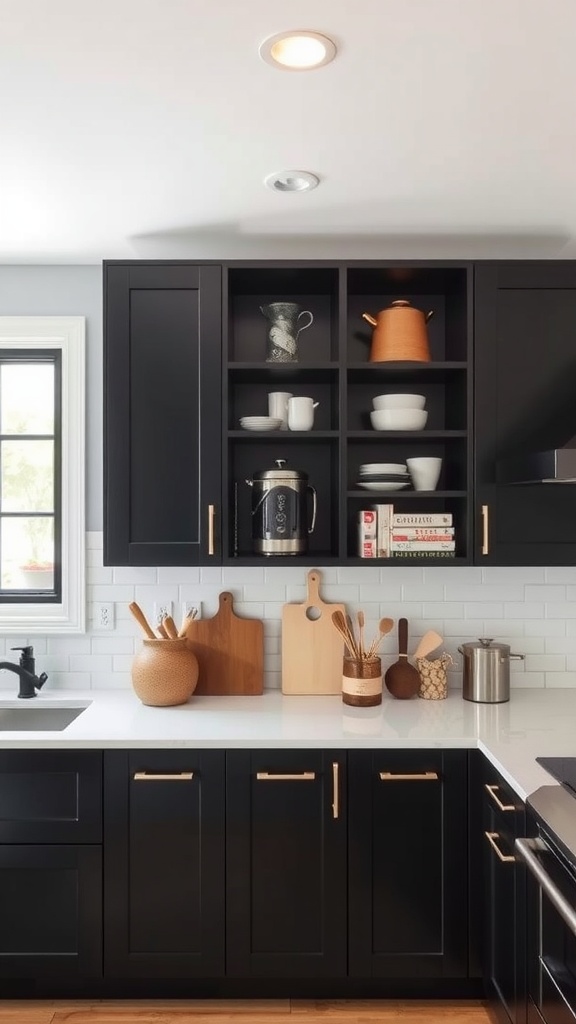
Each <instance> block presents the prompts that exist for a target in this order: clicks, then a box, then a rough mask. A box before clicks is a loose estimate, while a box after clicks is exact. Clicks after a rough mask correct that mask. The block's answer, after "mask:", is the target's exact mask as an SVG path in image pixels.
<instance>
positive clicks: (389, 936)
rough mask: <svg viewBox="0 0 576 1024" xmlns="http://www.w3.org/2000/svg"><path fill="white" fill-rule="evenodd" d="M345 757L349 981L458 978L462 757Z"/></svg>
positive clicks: (462, 918)
mask: <svg viewBox="0 0 576 1024" xmlns="http://www.w3.org/2000/svg"><path fill="white" fill-rule="evenodd" d="M348 756H349V787H350V788H349V822H350V823H349V876H350V889H349V900H348V904H349V915H350V950H349V971H350V974H351V975H352V976H355V977H357V978H370V977H373V978H396V979H401V978H465V977H466V976H467V973H468V939H467V927H468V918H467V885H468V881H467V878H468V872H467V849H468V847H467V835H466V779H467V753H466V751H464V750H446V751H440V750H408V751H404V750H403V751H399V750H376V751H369V750H366V751H364V750H352V751H350V753H349V755H348Z"/></svg>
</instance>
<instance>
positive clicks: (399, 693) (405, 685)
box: [384, 619, 420, 700]
mask: <svg viewBox="0 0 576 1024" xmlns="http://www.w3.org/2000/svg"><path fill="white" fill-rule="evenodd" d="M384 682H385V683H386V687H387V689H388V690H389V692H390V693H391V694H392V696H393V697H397V698H398V699H399V700H409V699H410V698H411V697H415V696H416V694H417V693H418V690H419V688H420V675H419V673H418V669H416V668H414V665H411V664H410V662H409V661H408V619H398V661H395V662H394V664H393V665H390V668H389V669H388V670H387V672H386V675H385V676H384Z"/></svg>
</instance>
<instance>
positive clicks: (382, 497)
mask: <svg viewBox="0 0 576 1024" xmlns="http://www.w3.org/2000/svg"><path fill="white" fill-rule="evenodd" d="M375 505H392V506H393V507H394V512H395V513H405V514H408V515H414V514H416V515H417V514H426V513H430V514H435V513H436V514H437V513H440V512H446V513H451V514H452V521H453V526H454V529H455V534H454V539H455V541H456V552H455V557H454V558H451V557H447V556H446V555H442V554H440V553H439V554H438V556H437V557H435V558H432V557H431V556H430V555H427V554H426V552H424V553H423V554H424V557H422V558H419V557H418V556H419V555H420V552H414V554H413V555H410V556H409V557H401V558H396V557H394V556H391V557H390V558H380V559H371V558H369V559H366V558H360V557H359V556H358V526H357V522H358V512H359V511H361V510H362V509H370V508H373V507H374V506H375ZM347 509H348V516H347V561H353V564H360V565H364V564H366V563H367V564H371V563H372V562H376V561H378V562H380V563H382V564H383V565H392V564H398V565H405V564H406V563H407V562H409V563H410V564H412V563H414V564H417V563H421V564H424V565H430V564H434V565H436V564H437V565H454V564H458V563H460V564H461V565H463V564H466V563H467V561H468V560H469V558H470V537H469V531H468V520H469V509H468V501H467V494H466V492H465V491H408V492H406V491H386V492H385V493H383V494H378V493H377V492H375V491H373V492H370V491H351V492H349V494H348V500H347ZM438 530H439V532H441V527H438ZM356 559H358V562H357V563H356Z"/></svg>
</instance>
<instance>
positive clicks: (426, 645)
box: [414, 629, 444, 658]
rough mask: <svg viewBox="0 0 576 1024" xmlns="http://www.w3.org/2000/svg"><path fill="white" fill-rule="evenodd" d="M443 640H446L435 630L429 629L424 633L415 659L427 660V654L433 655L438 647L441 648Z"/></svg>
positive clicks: (415, 652) (415, 653)
mask: <svg viewBox="0 0 576 1024" xmlns="http://www.w3.org/2000/svg"><path fill="white" fill-rule="evenodd" d="M443 639H444V638H443V637H441V636H440V634H439V633H436V632H435V630H433V629H429V630H428V632H427V633H424V636H423V637H422V639H421V640H420V643H419V644H418V647H417V648H416V650H415V651H414V657H415V658H425V657H426V655H427V654H431V652H432V651H435V650H436V648H437V647H440V644H441V643H443Z"/></svg>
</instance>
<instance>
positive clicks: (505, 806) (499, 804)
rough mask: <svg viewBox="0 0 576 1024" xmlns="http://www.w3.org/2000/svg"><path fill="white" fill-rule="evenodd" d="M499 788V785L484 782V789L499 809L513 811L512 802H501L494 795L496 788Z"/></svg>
mask: <svg viewBox="0 0 576 1024" xmlns="http://www.w3.org/2000/svg"><path fill="white" fill-rule="evenodd" d="M499 788H500V787H499V786H489V785H488V783H487V782H485V783H484V789H485V790H486V791H487V793H489V794H490V796H491V797H492V799H493V801H494V803H495V804H496V807H497V808H498V810H499V811H515V810H516V808H515V807H514V804H503V803H502V801H501V800H500V799H499V797H497V796H496V790H497V789H499Z"/></svg>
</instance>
